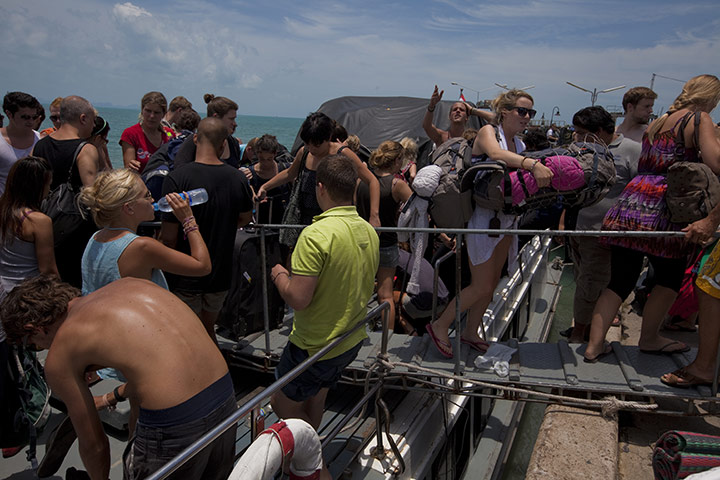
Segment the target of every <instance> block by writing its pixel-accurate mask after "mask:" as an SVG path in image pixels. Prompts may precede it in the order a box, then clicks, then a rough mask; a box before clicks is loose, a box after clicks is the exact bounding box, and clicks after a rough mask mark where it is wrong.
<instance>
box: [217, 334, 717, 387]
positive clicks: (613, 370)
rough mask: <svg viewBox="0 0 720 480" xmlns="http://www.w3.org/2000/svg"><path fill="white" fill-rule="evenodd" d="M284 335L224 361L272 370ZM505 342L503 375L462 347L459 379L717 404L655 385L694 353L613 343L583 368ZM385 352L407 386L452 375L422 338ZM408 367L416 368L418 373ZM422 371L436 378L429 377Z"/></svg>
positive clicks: (571, 351) (568, 350)
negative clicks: (509, 353)
mask: <svg viewBox="0 0 720 480" xmlns="http://www.w3.org/2000/svg"><path fill="white" fill-rule="evenodd" d="M288 333H289V328H285V329H282V330H276V331H274V332H272V334H271V335H270V347H271V350H270V354H269V355H266V354H265V338H264V336H261V337H258V338H255V339H254V340H252V341H251V342H248V343H246V344H243V343H240V344H237V345H236V346H235V347H234V348H232V349H231V351H229V353H228V355H229V360H230V362H231V363H232V364H234V365H238V366H239V365H244V366H246V367H247V366H251V365H254V366H255V367H256V368H258V369H268V370H270V369H272V368H274V365H275V363H276V362H277V358H278V357H279V355H280V353H281V352H282V348H283V347H284V346H285V344H286V343H287V334H288ZM380 336H381V334H380V332H371V333H369V338H368V339H367V340H365V343H364V345H363V347H362V349H361V350H360V352H359V354H358V356H357V358H356V359H355V360H354V361H353V362H352V363H351V364H350V366H349V367H348V371H347V372H346V373H347V375H348V380H352V381H356V382H362V381H364V380H365V377H366V376H367V375H368V372H369V371H370V367H372V366H373V365H374V364H375V363H376V361H377V356H378V353H379V352H380V343H381V341H380ZM450 338H451V342H452V344H453V346H455V338H454V335H452V334H451V337H450ZM507 343H508V344H510V346H514V347H516V348H517V351H516V353H515V354H514V355H513V357H512V359H511V361H510V373H509V375H508V376H506V377H500V376H498V375H497V374H495V373H494V372H493V371H489V370H487V369H478V368H477V367H476V366H475V359H476V358H477V357H478V356H479V355H480V354H479V353H478V352H477V351H475V350H472V349H471V348H469V347H468V346H467V345H464V344H463V345H461V350H460V359H461V361H460V367H461V372H460V374H461V375H462V376H463V378H467V379H469V380H477V381H480V382H485V383H488V384H492V385H494V386H497V387H502V386H507V385H512V386H517V387H522V388H527V389H528V390H534V391H547V390H548V389H555V390H559V391H562V392H577V393H580V394H581V395H585V396H590V395H599V396H607V395H614V396H617V397H619V398H624V397H633V398H637V397H647V398H648V399H658V398H673V399H685V400H691V401H692V400H705V401H720V397H717V396H713V395H712V392H711V388H710V387H708V386H699V387H695V388H686V389H680V388H674V387H669V386H667V385H665V384H663V383H662V382H661V381H660V376H661V375H662V374H664V373H667V372H671V371H673V370H675V369H677V368H680V367H683V366H685V365H687V364H689V363H690V362H691V361H692V359H693V358H695V353H696V350H695V349H692V350H690V351H688V352H685V353H679V354H673V355H655V354H648V353H643V352H641V351H640V349H639V348H638V347H636V346H623V345H621V344H620V343H618V342H613V343H612V349H613V351H612V353H611V354H608V355H606V356H604V357H603V358H601V359H599V361H598V362H597V363H594V364H588V363H585V362H584V361H583V352H584V349H585V345H584V344H568V343H567V342H566V341H559V342H558V343H518V342H516V341H514V340H510V341H509V342H507ZM387 353H388V361H389V362H390V363H391V364H397V363H401V365H394V368H393V369H392V370H391V371H390V372H388V373H387V374H388V375H391V376H393V377H397V376H401V377H407V378H406V380H407V381H410V380H412V379H424V378H428V377H436V378H440V377H443V376H446V375H452V374H453V373H454V371H455V362H454V360H452V359H447V358H445V357H443V356H442V355H441V354H440V353H439V352H438V351H437V349H436V348H435V347H434V345H433V344H432V342H431V341H430V338H429V337H428V336H427V335H424V336H422V337H409V336H407V335H392V334H391V335H390V337H389V340H388V350H387ZM412 367H422V369H423V370H417V369H414V368H412ZM427 369H429V370H431V371H435V372H437V373H436V374H433V372H431V371H428V370H427Z"/></svg>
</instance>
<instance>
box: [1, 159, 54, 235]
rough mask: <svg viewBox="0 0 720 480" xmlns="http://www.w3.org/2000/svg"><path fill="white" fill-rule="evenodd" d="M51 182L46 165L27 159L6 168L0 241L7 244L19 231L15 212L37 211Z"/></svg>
mask: <svg viewBox="0 0 720 480" xmlns="http://www.w3.org/2000/svg"><path fill="white" fill-rule="evenodd" d="M51 178H52V167H51V166H50V162H48V161H47V160H45V159H44V158H42V157H34V156H32V155H29V156H27V157H23V158H21V159H20V160H18V161H17V162H15V163H14V164H13V166H12V167H10V172H9V173H8V177H7V183H6V184H5V192H3V194H2V197H0V237H2V241H3V242H4V243H7V242H8V241H9V240H10V239H11V238H12V237H13V236H14V235H17V233H18V232H19V231H20V225H21V222H20V217H19V215H18V214H17V212H18V210H21V209H23V208H29V209H31V210H40V203H41V202H42V199H43V192H44V190H45V185H46V184H47V182H48V181H49V180H50V179H51Z"/></svg>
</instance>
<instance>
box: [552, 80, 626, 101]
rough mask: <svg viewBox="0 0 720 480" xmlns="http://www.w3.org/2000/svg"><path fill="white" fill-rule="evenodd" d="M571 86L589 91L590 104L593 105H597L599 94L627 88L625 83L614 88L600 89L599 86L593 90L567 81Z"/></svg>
mask: <svg viewBox="0 0 720 480" xmlns="http://www.w3.org/2000/svg"><path fill="white" fill-rule="evenodd" d="M565 83H567V84H568V85H570V86H571V87H575V88H577V89H578V90H582V91H583V92H588V93H589V94H590V104H591V105H592V106H595V102H596V101H597V97H598V95H600V94H601V93H608V92H614V91H615V90H620V89H621V88H625V85H620V86H619V87H612V88H606V89H605V90H600V91H598V89H597V88H593V89H592V90H588V89H587V88H583V87H580V86H578V85H575V84H574V83H570V82H565Z"/></svg>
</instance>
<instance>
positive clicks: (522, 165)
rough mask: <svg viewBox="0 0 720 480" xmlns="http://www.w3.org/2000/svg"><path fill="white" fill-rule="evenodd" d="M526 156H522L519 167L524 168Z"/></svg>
mask: <svg viewBox="0 0 720 480" xmlns="http://www.w3.org/2000/svg"><path fill="white" fill-rule="evenodd" d="M527 159H528V157H523V159H522V160H520V169H521V170H525V160H527Z"/></svg>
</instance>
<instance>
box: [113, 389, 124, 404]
mask: <svg viewBox="0 0 720 480" xmlns="http://www.w3.org/2000/svg"><path fill="white" fill-rule="evenodd" d="M113 396H114V397H115V401H116V402H118V403H120V402H124V401H125V400H127V398H125V397H123V396H122V395H120V386H119V385H118V386H117V387H115V389H114V390H113Z"/></svg>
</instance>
